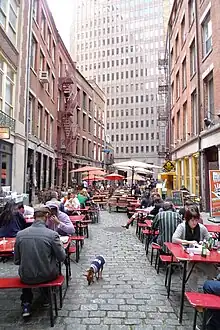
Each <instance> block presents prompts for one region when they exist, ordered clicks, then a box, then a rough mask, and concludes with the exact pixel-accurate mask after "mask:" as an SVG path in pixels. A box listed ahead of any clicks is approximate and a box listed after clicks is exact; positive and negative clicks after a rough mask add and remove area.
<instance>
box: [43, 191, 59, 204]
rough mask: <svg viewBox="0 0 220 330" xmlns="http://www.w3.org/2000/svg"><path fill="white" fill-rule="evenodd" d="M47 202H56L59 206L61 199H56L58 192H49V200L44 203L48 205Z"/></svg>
mask: <svg viewBox="0 0 220 330" xmlns="http://www.w3.org/2000/svg"><path fill="white" fill-rule="evenodd" d="M48 203H49V204H50V203H53V204H57V206H58V207H60V204H61V201H59V200H58V193H57V192H56V191H52V192H51V194H50V200H49V201H47V202H46V205H48Z"/></svg>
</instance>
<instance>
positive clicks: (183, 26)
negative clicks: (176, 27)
mask: <svg viewBox="0 0 220 330" xmlns="http://www.w3.org/2000/svg"><path fill="white" fill-rule="evenodd" d="M185 40H186V20H185V15H184V16H183V19H182V22H181V44H182V45H183V44H184V42H185Z"/></svg>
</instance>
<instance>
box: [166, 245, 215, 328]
mask: <svg viewBox="0 0 220 330" xmlns="http://www.w3.org/2000/svg"><path fill="white" fill-rule="evenodd" d="M165 245H166V247H167V248H168V250H169V251H170V253H171V255H172V260H171V263H172V262H173V258H176V259H177V260H178V261H180V262H182V263H183V268H182V285H181V299H180V312H179V323H180V324H181V323H182V318H183V308H184V295H185V286H186V283H187V281H188V279H189V277H190V275H191V273H192V271H193V268H194V266H195V264H196V263H207V264H216V263H219V262H220V253H218V252H217V251H216V250H212V251H210V255H207V256H206V257H202V256H201V255H199V254H194V255H190V254H189V253H187V252H186V251H185V250H184V248H183V246H182V245H180V244H174V243H168V242H167V243H165ZM189 261H190V262H191V263H192V268H191V269H190V271H189V273H188V274H187V262H189ZM171 276H172V269H171V267H170V268H169V274H168V288H167V291H168V297H169V293H170V285H171Z"/></svg>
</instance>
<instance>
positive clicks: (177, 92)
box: [176, 72, 180, 99]
mask: <svg viewBox="0 0 220 330" xmlns="http://www.w3.org/2000/svg"><path fill="white" fill-rule="evenodd" d="M179 97H180V74H179V72H177V74H176V99H178V98H179Z"/></svg>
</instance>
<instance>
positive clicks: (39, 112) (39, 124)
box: [36, 103, 43, 139]
mask: <svg viewBox="0 0 220 330" xmlns="http://www.w3.org/2000/svg"><path fill="white" fill-rule="evenodd" d="M37 108H38V114H37V132H36V134H37V137H38V139H41V124H42V113H43V107H42V105H41V104H40V103H38V107H37Z"/></svg>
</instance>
